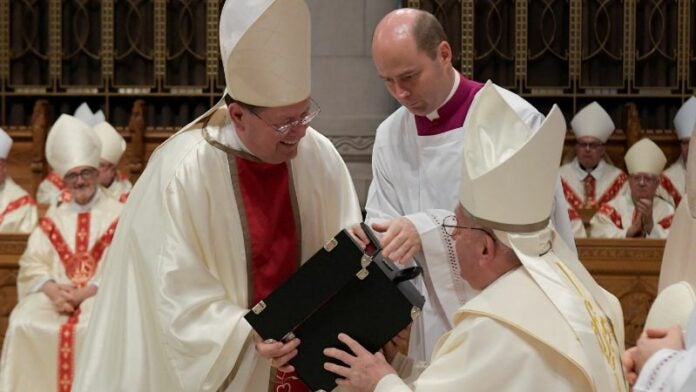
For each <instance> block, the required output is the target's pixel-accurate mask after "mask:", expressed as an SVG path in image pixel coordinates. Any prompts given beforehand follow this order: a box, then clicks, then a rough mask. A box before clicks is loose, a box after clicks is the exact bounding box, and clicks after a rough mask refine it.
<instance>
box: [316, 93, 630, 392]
mask: <svg viewBox="0 0 696 392" xmlns="http://www.w3.org/2000/svg"><path fill="white" fill-rule="evenodd" d="M474 106H476V110H472V113H475V117H474V118H470V119H469V120H467V124H468V128H467V132H466V133H465V143H464V146H465V147H464V151H463V156H464V158H463V167H462V172H461V175H462V179H461V186H460V192H459V204H458V205H457V207H456V209H455V215H454V216H451V212H446V211H441V210H433V211H431V217H432V219H433V222H434V223H440V225H437V224H434V225H433V230H432V231H431V232H429V233H425V234H424V235H423V238H422V240H423V244H424V246H428V245H427V244H429V243H432V242H434V241H450V242H452V241H453V240H452V238H453V239H454V244H452V246H453V250H454V253H456V255H457V259H456V260H457V261H456V265H453V266H452V271H451V273H452V274H453V275H455V274H457V275H459V276H461V277H462V278H464V279H466V280H467V281H468V282H469V284H471V286H472V287H473V288H475V289H478V290H481V292H480V294H479V295H478V296H476V297H474V298H473V299H471V300H470V301H468V302H467V303H466V304H465V305H463V306H462V307H461V308H460V309H459V310H458V311H457V312H456V313H455V315H454V317H453V320H452V322H453V325H454V328H453V329H452V330H451V331H450V332H448V333H446V334H445V335H444V336H443V337H442V338H441V339H440V341H439V342H438V344H437V346H436V348H435V351H434V353H433V356H432V360H431V362H430V365H429V366H427V367H426V368H425V369H424V370H423V371H422V373H420V374H417V373H418V372H417V371H416V372H413V370H418V367H417V366H416V367H414V366H412V363H411V362H410V361H409V360H407V359H405V358H404V357H401V356H397V358H396V359H395V360H394V361H393V362H392V364H393V365H394V366H395V368H393V367H392V366H390V365H389V364H388V363H387V361H386V360H385V357H384V356H383V355H382V354H381V353H377V354H372V353H370V352H367V351H366V350H365V349H364V348H362V347H361V346H360V345H359V344H358V343H357V342H355V341H354V340H352V339H351V338H350V337H348V336H347V335H344V334H341V335H340V336H339V339H340V340H341V341H342V342H344V343H346V344H347V345H348V347H349V348H350V351H352V352H345V351H341V350H339V349H336V348H327V349H326V350H325V354H326V355H327V357H330V358H335V359H338V360H340V361H342V362H343V363H344V364H345V365H338V364H334V363H326V364H325V368H326V369H327V370H329V371H332V372H334V373H336V374H337V375H338V377H340V379H339V380H338V384H339V385H341V386H344V387H348V388H349V389H351V390H358V391H371V390H376V391H409V390H412V389H415V390H417V391H466V390H472V391H496V392H498V391H535V392H536V391H554V392H559V391H625V390H627V386H626V382H625V379H624V375H623V371H622V367H621V363H620V354H621V352H620V350H621V349H622V343H621V342H622V340H623V327H622V318H621V309H620V306H619V305H618V301H617V300H616V298H614V297H613V296H611V295H610V294H609V293H607V292H606V291H604V290H603V289H601V288H600V287H599V286H598V285H597V283H596V282H595V281H594V280H593V279H592V277H591V276H590V275H589V273H588V272H587V270H585V269H584V267H583V266H582V264H581V263H580V262H579V261H578V259H577V257H576V256H575V255H574V253H572V252H571V251H570V250H569V249H568V247H567V246H566V245H565V243H564V242H563V241H562V240H561V239H560V237H559V236H558V234H557V233H556V231H555V230H554V229H553V228H552V226H550V225H549V217H550V214H551V209H552V199H553V190H554V184H555V181H556V178H557V175H558V168H557V167H556V166H554V165H549V164H548V162H549V161H553V160H554V159H556V160H560V155H561V148H562V145H563V137H564V133H565V132H564V129H565V128H564V127H565V122H564V120H563V116H562V114H561V113H560V110H559V109H558V108H557V107H555V106H554V108H553V109H552V110H551V112H550V113H549V115H548V117H547V118H546V120H545V122H544V123H543V125H542V126H541V128H540V129H539V130H538V131H536V132H533V131H532V130H530V129H529V128H527V127H526V126H525V125H524V124H523V123H521V122H520V120H519V117H517V116H516V115H515V113H514V112H513V111H512V110H511V109H510V108H509V106H507V104H506V103H505V101H504V100H503V99H502V98H501V97H500V95H499V94H498V93H497V92H496V91H495V89H493V88H491V85H490V84H489V85H487V86H486V87H484V89H483V90H482V91H481V92H480V93H479V99H477V101H476V102H475V103H474ZM522 184H524V186H523V185H522ZM448 214H449V215H450V216H446V215H448ZM431 262H432V263H434V264H430V263H431ZM438 262H440V263H444V262H443V261H442V260H440V261H437V260H436V261H432V260H429V261H428V264H427V266H426V269H428V270H430V268H431V267H436V268H439V267H438V266H436V265H435V264H437V263H438ZM438 270H439V271H441V270H440V269H438ZM430 271H434V270H430ZM426 285H427V283H426Z"/></svg>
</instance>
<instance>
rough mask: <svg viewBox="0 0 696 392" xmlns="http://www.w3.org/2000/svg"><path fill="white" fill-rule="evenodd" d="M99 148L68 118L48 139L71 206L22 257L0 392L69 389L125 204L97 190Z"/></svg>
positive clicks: (58, 212)
mask: <svg viewBox="0 0 696 392" xmlns="http://www.w3.org/2000/svg"><path fill="white" fill-rule="evenodd" d="M99 151H100V143H99V139H98V138H97V136H96V135H95V134H94V132H93V131H92V130H91V129H90V127H89V126H88V125H87V124H85V123H83V122H82V121H80V120H78V119H76V118H74V117H72V116H69V115H65V114H64V115H62V116H61V117H60V118H59V119H58V121H56V122H55V124H54V125H53V127H52V128H51V130H50V132H49V134H48V137H47V141H46V159H47V160H48V162H49V163H50V164H51V166H52V167H53V168H54V169H55V170H56V173H57V174H58V175H59V176H61V178H62V180H63V181H64V183H65V186H66V189H67V190H68V191H69V192H70V195H71V201H70V202H62V203H60V204H58V205H55V206H52V207H51V208H50V209H49V210H48V212H47V213H46V216H45V217H42V218H41V219H40V223H39V226H38V227H37V228H36V229H35V230H34V231H33V232H32V234H31V236H30V237H29V240H28V242H27V249H26V251H25V252H24V254H23V255H22V257H21V259H20V260H19V274H18V276H17V291H18V296H17V297H18V299H19V302H18V304H17V306H16V307H15V308H14V310H13V311H12V314H11V315H10V322H9V326H8V329H7V334H6V336H5V343H4V346H3V350H2V359H1V363H0V391H56V390H58V391H70V388H71V384H72V380H73V375H74V369H75V364H76V361H77V358H78V357H79V355H80V350H81V348H82V340H83V337H84V333H85V331H86V328H87V323H88V322H89V318H90V315H91V312H92V306H93V303H94V302H93V301H94V299H93V297H94V295H95V294H96V292H97V285H96V280H97V279H99V277H100V276H101V271H102V267H103V263H102V259H103V256H104V255H105V254H106V251H107V249H108V247H109V245H110V243H111V239H112V237H113V235H114V231H115V230H116V223H117V221H118V217H119V215H120V213H121V209H122V206H123V205H122V204H121V203H119V202H118V201H116V200H114V199H113V198H111V197H107V196H106V195H105V194H104V192H103V191H102V190H101V189H100V187H99V186H98V179H97V167H98V166H99Z"/></svg>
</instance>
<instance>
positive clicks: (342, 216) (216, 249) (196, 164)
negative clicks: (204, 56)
mask: <svg viewBox="0 0 696 392" xmlns="http://www.w3.org/2000/svg"><path fill="white" fill-rule="evenodd" d="M203 118H205V121H203ZM203 118H202V119H199V120H196V121H194V123H192V124H191V125H189V126H187V127H186V128H184V129H183V130H182V131H180V132H179V133H177V134H176V135H175V136H173V137H171V138H170V139H169V140H168V141H166V142H165V143H164V144H163V145H161V146H160V147H159V148H158V149H157V151H155V153H153V155H152V158H151V159H150V162H149V163H148V165H147V168H146V169H145V171H144V172H143V174H142V176H141V177H140V179H139V180H138V182H137V183H136V184H135V186H134V187H133V190H132V192H131V193H130V195H129V198H128V203H127V204H126V205H125V209H124V213H123V216H122V219H121V223H120V225H119V228H120V229H119V230H118V231H117V232H116V235H115V237H114V243H113V246H112V249H113V251H112V252H111V253H110V256H111V255H113V257H114V258H118V260H114V261H115V262H114V263H108V264H107V270H106V271H105V274H104V279H103V280H102V281H101V285H100V292H99V294H98V296H97V301H96V307H97V309H98V310H97V312H95V314H94V315H93V317H92V322H91V324H90V328H89V331H88V334H87V339H86V353H87V355H85V356H83V359H84V362H82V363H81V364H80V366H81V367H79V368H78V375H77V379H76V384H75V387H74V389H73V390H74V391H95V390H99V391H123V390H131V391H216V390H226V391H245V392H246V391H250V392H254V391H264V392H265V391H268V390H269V377H270V376H271V368H270V363H269V362H268V361H266V360H263V359H262V358H261V357H260V356H259V355H258V354H257V353H256V350H255V348H254V345H253V342H252V337H251V332H252V330H251V327H250V326H249V324H248V323H247V322H246V320H245V319H244V315H245V314H246V313H247V312H248V309H249V308H250V306H253V305H254V304H253V298H252V296H253V294H254V293H253V287H254V276H252V275H253V270H251V271H250V268H251V267H250V266H251V265H252V264H251V263H252V262H253V260H251V254H250V253H252V252H253V250H251V251H250V246H251V245H253V244H250V243H249V238H250V237H249V235H250V233H249V232H248V231H247V228H246V227H245V219H246V218H247V217H246V216H245V215H243V211H244V204H243V201H242V200H240V196H239V195H240V193H239V184H238V183H235V181H236V180H235V177H234V175H233V171H234V170H235V168H234V159H231V157H233V156H235V154H237V153H238V152H234V151H231V148H229V144H227V143H226V142H225V141H226V140H231V139H233V137H232V138H231V137H230V136H229V133H230V132H235V130H234V128H233V125H232V123H231V120H230V118H229V114H228V112H227V108H226V107H225V106H224V104H218V105H217V106H216V107H214V108H213V109H212V110H211V111H209V113H207V114H206V115H205V116H204V117H203ZM225 135H227V136H225ZM289 167H290V173H291V177H290V179H291V182H290V185H291V186H292V188H291V192H293V193H294V194H295V199H296V203H297V205H296V206H295V207H294V208H295V211H296V212H297V215H296V219H295V223H296V224H297V228H296V229H297V230H298V233H300V235H299V238H298V240H299V241H298V244H297V249H298V253H297V255H298V257H299V260H298V261H299V262H302V261H305V260H307V259H308V258H309V257H310V256H311V255H313V254H314V253H315V252H316V251H317V250H318V249H319V248H320V247H322V246H323V245H324V243H325V242H326V241H327V240H328V239H330V238H332V237H333V236H334V235H335V234H336V233H337V232H338V231H340V230H341V229H342V228H344V227H346V226H349V225H351V224H354V223H357V222H359V221H360V208H359V205H358V201H357V196H356V194H355V191H354V189H353V184H352V181H351V179H350V175H349V174H348V170H347V168H346V166H345V164H344V163H343V161H342V160H341V157H340V156H339V154H338V152H337V151H336V150H335V148H334V147H333V146H332V145H331V143H330V142H329V140H328V139H327V138H325V137H324V136H322V135H320V134H319V133H318V132H317V131H315V130H313V129H311V128H309V129H308V130H307V134H306V136H305V137H304V138H303V139H302V140H301V141H300V143H299V147H298V155H297V157H296V158H295V159H293V160H291V161H290V165H289ZM107 260H108V259H107ZM116 261H117V262H116ZM300 349H301V348H300ZM87 358H99V359H100V360H99V361H93V360H92V361H91V360H88V359H87Z"/></svg>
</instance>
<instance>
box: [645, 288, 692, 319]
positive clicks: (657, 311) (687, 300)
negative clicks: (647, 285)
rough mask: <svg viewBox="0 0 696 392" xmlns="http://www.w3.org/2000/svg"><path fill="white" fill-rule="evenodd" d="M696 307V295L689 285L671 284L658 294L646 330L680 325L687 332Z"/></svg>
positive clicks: (649, 313) (649, 314)
mask: <svg viewBox="0 0 696 392" xmlns="http://www.w3.org/2000/svg"><path fill="white" fill-rule="evenodd" d="M695 305H696V294H694V289H693V287H691V285H690V284H689V283H687V282H684V281H682V282H677V283H674V284H671V285H669V286H667V287H665V288H664V289H663V290H662V291H661V292H660V293H659V294H658V296H657V298H655V301H654V302H653V303H652V305H651V306H650V311H649V312H648V317H647V318H646V319H645V329H648V328H669V327H671V326H673V325H679V326H681V327H682V329H683V330H686V328H687V324H688V323H689V318H691V312H692V311H693V310H694V306H695Z"/></svg>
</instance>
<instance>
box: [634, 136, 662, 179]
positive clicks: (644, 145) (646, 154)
mask: <svg viewBox="0 0 696 392" xmlns="http://www.w3.org/2000/svg"><path fill="white" fill-rule="evenodd" d="M624 161H625V162H626V170H628V174H636V173H649V174H654V175H656V176H658V175H660V174H661V173H662V170H664V168H665V164H666V163H667V157H665V153H663V152H662V150H661V149H660V147H658V146H657V144H655V142H653V141H652V140H650V139H647V138H646V139H641V140H639V141H638V142H637V143H636V144H634V145H632V146H631V148H629V149H628V151H626V156H625V157H624Z"/></svg>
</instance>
